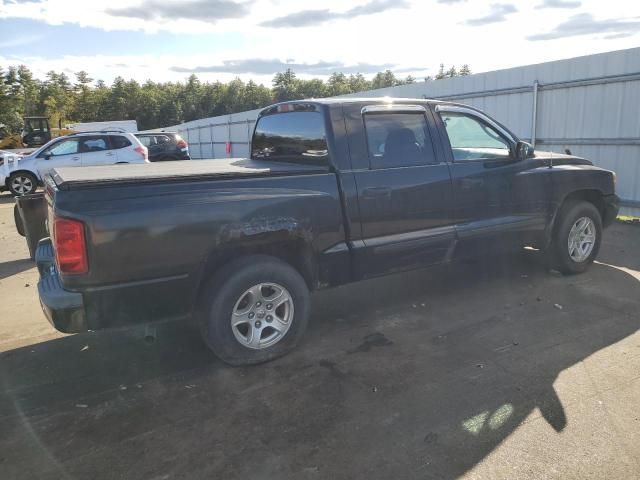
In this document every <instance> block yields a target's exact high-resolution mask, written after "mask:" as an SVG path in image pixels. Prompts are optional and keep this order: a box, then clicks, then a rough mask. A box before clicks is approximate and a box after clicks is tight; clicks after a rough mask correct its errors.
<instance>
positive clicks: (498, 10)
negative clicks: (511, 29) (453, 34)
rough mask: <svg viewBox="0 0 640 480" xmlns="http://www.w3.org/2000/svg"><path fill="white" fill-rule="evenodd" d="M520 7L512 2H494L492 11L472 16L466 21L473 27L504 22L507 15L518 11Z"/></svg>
mask: <svg viewBox="0 0 640 480" xmlns="http://www.w3.org/2000/svg"><path fill="white" fill-rule="evenodd" d="M517 11H518V9H517V8H516V7H515V6H514V5H511V4H510V3H493V4H492V5H491V12H489V13H488V14H487V15H485V16H484V17H479V18H472V19H470V20H467V21H466V22H465V23H466V24H467V25H469V26H472V27H480V26H482V25H489V24H490V23H499V22H504V21H505V20H506V19H507V18H506V16H507V15H509V14H510V13H516V12H517Z"/></svg>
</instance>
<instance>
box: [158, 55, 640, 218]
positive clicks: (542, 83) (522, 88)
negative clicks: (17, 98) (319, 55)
mask: <svg viewBox="0 0 640 480" xmlns="http://www.w3.org/2000/svg"><path fill="white" fill-rule="evenodd" d="M353 96H357V97H379V96H389V97H413V98H435V99H446V100H453V101H456V102H460V103H466V104H469V105H472V106H474V107H477V108H480V109H481V110H484V111H485V112H487V113H488V114H489V115H491V116H492V117H494V118H496V119H497V120H499V121H500V122H502V123H504V124H505V125H507V126H508V127H509V128H510V129H511V130H513V131H514V132H515V133H516V134H517V135H518V136H520V137H521V138H523V139H528V140H531V142H532V143H534V144H535V146H536V148H538V149H545V150H553V151H558V152H563V151H565V149H569V150H570V151H571V152H572V153H573V154H576V155H580V156H583V157H586V158H588V159H590V160H592V161H593V162H594V163H595V164H596V165H599V166H601V167H604V168H607V169H611V170H614V171H615V172H616V173H617V177H618V185H617V188H618V194H619V195H620V197H621V198H622V199H623V200H624V203H623V205H624V206H625V207H626V208H624V212H625V213H629V214H635V215H639V214H640V111H639V110H640V48H633V49H629V50H620V51H616V52H609V53H602V54H596V55H589V56H584V57H577V58H571V59H568V60H559V61H555V62H547V63H541V64H537V65H527V66H523V67H516V68H511V69H507V70H497V71H494V72H487V73H479V74H475V75H470V76H467V77H456V78H451V79H445V80H438V81H429V82H419V83H414V84H411V85H402V86H399V87H390V88H383V89H379V90H372V91H368V92H362V93H358V94H355V95H353ZM258 112H259V110H252V111H249V112H242V113H237V114H233V115H224V116H220V117H212V118H205V119H201V120H195V121H192V122H188V123H184V124H181V125H175V126H172V127H167V128H166V129H167V130H170V129H171V130H177V131H179V132H180V133H181V134H182V135H183V137H184V138H185V139H186V140H187V141H188V142H189V144H190V150H191V153H192V156H193V158H220V157H227V156H233V157H245V156H248V154H249V140H250V137H251V133H252V129H253V125H254V122H255V118H256V116H257V114H258Z"/></svg>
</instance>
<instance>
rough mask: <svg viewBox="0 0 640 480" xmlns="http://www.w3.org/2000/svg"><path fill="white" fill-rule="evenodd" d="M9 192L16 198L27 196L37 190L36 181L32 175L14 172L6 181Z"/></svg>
mask: <svg viewBox="0 0 640 480" xmlns="http://www.w3.org/2000/svg"><path fill="white" fill-rule="evenodd" d="M7 187H9V191H11V193H12V194H13V195H14V196H16V197H20V196H22V195H29V194H30V193H33V192H35V191H36V189H37V188H38V179H37V178H36V177H35V175H33V174H32V173H28V172H16V173H12V174H11V175H10V176H9V179H8V180H7Z"/></svg>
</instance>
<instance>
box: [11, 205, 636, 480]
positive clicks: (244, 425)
mask: <svg viewBox="0 0 640 480" xmlns="http://www.w3.org/2000/svg"><path fill="white" fill-rule="evenodd" d="M12 208H13V203H12V200H11V199H10V197H9V196H8V195H6V194H3V195H0V477H1V478H3V479H4V478H6V479H39V478H42V479H88V478H91V479H129V478H131V479H174V478H186V479H200V478H202V479H225V480H232V479H243V480H246V479H279V480H280V479H367V480H373V479H390V478H396V479H431V478H437V479H440V478H442V479H453V478H465V479H494V478H496V479H498V478H500V479H516V478H517V479H580V480H585V479H598V480H601V479H631V478H640V332H639V327H640V227H638V226H633V225H624V224H620V223H616V224H614V225H613V226H612V227H611V228H610V229H608V230H607V231H606V232H605V240H604V244H603V246H602V250H601V254H600V256H599V259H598V260H599V261H598V263H597V264H595V265H593V267H592V268H591V269H590V270H589V271H588V272H587V273H585V274H582V275H578V276H573V277H564V276H561V275H559V274H557V273H554V272H549V271H547V270H546V269H545V267H544V262H543V261H542V260H541V258H540V255H539V253H537V252H534V251H523V252H522V253H517V254H514V255H508V256H505V257H503V258H499V259H497V258H485V259H480V260H478V261H474V262H467V263H459V264H454V265H449V266H445V267H437V268H432V269H429V270H422V271H416V272H411V273H404V274H397V275H394V276H390V277H386V278H381V279H376V280H370V281H366V282H361V283H358V284H354V285H348V286H345V287H341V288H338V289H334V290H329V291H323V292H319V293H317V294H314V296H313V312H314V313H313V315H312V319H311V322H310V328H309V331H308V332H307V335H306V337H305V339H304V340H303V341H302V342H301V344H300V346H299V347H298V349H297V350H296V351H295V352H293V353H292V354H290V355H288V356H287V357H284V358H282V359H279V360H276V361H274V362H271V363H269V364H265V365H261V366H256V367H250V368H232V367H228V366H226V365H224V364H223V363H221V362H220V361H219V360H217V359H216V358H215V357H214V356H213V354H211V353H210V352H209V351H208V350H207V349H206V348H205V346H204V345H203V344H202V342H201V341H200V339H199V336H198V332H197V331H195V330H194V329H192V328H189V327H188V326H186V325H183V324H165V325H162V326H160V327H158V330H157V338H156V340H155V342H152V343H151V342H145V340H144V337H145V331H144V329H143V328H134V329H123V330H114V331H104V332H92V333H86V334H79V335H63V334H60V333H57V332H56V331H55V330H53V329H52V327H50V326H49V324H48V323H47V321H46V320H45V318H44V316H43V314H42V312H41V311H40V307H39V304H38V299H37V288H36V283H37V273H36V271H35V268H34V265H33V263H32V262H31V261H30V260H29V259H28V252H27V247H26V244H25V243H24V239H23V238H22V237H19V236H18V235H17V233H16V232H15V230H14V228H13V215H12Z"/></svg>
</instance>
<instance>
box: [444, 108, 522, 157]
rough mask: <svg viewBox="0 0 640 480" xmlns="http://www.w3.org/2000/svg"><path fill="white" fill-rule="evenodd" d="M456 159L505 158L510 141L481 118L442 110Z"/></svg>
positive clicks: (507, 154) (508, 150)
mask: <svg viewBox="0 0 640 480" xmlns="http://www.w3.org/2000/svg"><path fill="white" fill-rule="evenodd" d="M440 117H441V118H442V121H443V123H444V126H445V128H446V130H447V135H448V136H449V143H450V144H451V149H452V150H453V159H454V160H455V161H468V160H485V159H504V158H509V155H510V153H511V150H510V145H509V142H508V141H507V140H506V139H505V138H504V137H503V136H502V135H500V133H498V131H497V130H496V129H494V128H493V127H491V126H490V125H488V124H486V123H485V122H483V121H482V120H480V119H479V118H476V117H474V116H472V115H467V114H464V113H459V112H440Z"/></svg>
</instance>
